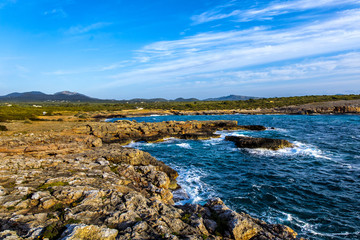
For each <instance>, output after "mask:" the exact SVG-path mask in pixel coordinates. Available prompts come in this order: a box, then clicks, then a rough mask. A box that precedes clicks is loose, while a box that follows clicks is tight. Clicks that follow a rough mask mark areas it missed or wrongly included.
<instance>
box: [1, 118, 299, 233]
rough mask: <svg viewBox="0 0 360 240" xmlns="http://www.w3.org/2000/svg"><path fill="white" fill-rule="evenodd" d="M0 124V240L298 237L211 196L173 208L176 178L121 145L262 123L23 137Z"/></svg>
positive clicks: (109, 126)
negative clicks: (203, 201) (3, 129)
mask: <svg viewBox="0 0 360 240" xmlns="http://www.w3.org/2000/svg"><path fill="white" fill-rule="evenodd" d="M58 124H60V123H58ZM8 128H9V130H10V131H9V132H6V133H2V134H1V135H0V137H1V142H0V157H1V161H0V172H1V177H0V206H1V208H0V239H7V240H10V239H109V240H110V239H200V240H201V239H254V240H255V239H297V238H296V235H297V234H296V233H295V232H294V231H293V230H292V229H290V228H289V227H287V226H284V225H279V224H267V223H265V222H264V221H261V220H258V219H255V218H253V217H251V216H249V215H247V214H246V213H237V212H235V211H232V210H231V209H229V208H228V207H227V206H226V205H225V204H224V203H223V202H222V201H221V200H220V199H218V198H215V199H210V200H209V201H208V202H207V203H206V204H205V205H204V206H201V205H198V204H186V205H174V198H173V194H172V192H173V191H174V190H176V189H178V188H180V186H179V185H178V184H177V182H176V178H177V176H178V173H177V172H176V171H175V170H173V169H172V168H170V167H169V166H167V165H166V164H164V163H163V162H161V161H159V160H157V159H155V158H154V157H152V156H151V155H150V154H149V153H146V152H143V151H140V150H136V149H132V148H127V147H123V146H122V144H126V143H128V142H129V141H149V142H153V141H155V142H156V141H161V140H162V139H164V138H167V137H180V138H185V139H204V138H210V137H216V134H215V133H214V132H215V131H218V130H235V129H247V130H264V128H263V127H261V126H256V125H255V126H239V125H237V122H236V121H209V122H206V121H189V122H164V123H152V124H149V123H137V122H130V121H121V122H116V123H105V122H101V123H95V122H85V123H79V124H77V125H76V126H75V125H74V126H72V127H71V128H64V129H60V130H57V131H41V130H37V131H34V132H28V133H19V132H18V131H17V129H15V128H14V129H12V126H11V125H9V126H8ZM54 129H55V124H54Z"/></svg>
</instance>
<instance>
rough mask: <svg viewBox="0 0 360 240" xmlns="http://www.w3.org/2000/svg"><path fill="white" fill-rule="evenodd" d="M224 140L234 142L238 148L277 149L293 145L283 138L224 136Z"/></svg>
mask: <svg viewBox="0 0 360 240" xmlns="http://www.w3.org/2000/svg"><path fill="white" fill-rule="evenodd" d="M225 140H227V141H232V142H235V144H236V146H237V147H238V148H266V149H271V150H278V149H281V148H287V147H293V144H292V143H290V142H289V141H287V140H284V139H272V138H253V137H237V136H226V137H225Z"/></svg>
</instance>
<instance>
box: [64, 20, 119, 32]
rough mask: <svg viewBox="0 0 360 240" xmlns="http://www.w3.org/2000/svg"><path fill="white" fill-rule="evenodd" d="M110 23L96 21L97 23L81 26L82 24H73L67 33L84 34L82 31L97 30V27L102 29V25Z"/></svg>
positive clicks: (105, 25)
mask: <svg viewBox="0 0 360 240" xmlns="http://www.w3.org/2000/svg"><path fill="white" fill-rule="evenodd" d="M110 25H112V23H109V22H97V23H93V24H90V25H87V26H82V25H78V26H73V27H71V28H70V29H69V30H68V31H67V33H69V34H74V35H76V34H84V33H88V32H91V31H94V30H98V29H102V28H104V27H107V26H110Z"/></svg>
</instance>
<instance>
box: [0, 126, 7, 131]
mask: <svg viewBox="0 0 360 240" xmlns="http://www.w3.org/2000/svg"><path fill="white" fill-rule="evenodd" d="M8 130H9V129H8V128H7V127H6V126H4V125H0V131H8Z"/></svg>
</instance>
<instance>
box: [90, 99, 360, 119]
mask: <svg viewBox="0 0 360 240" xmlns="http://www.w3.org/2000/svg"><path fill="white" fill-rule="evenodd" d="M232 114H251V115H257V114H280V115H282V114H289V115H343V114H356V115H358V114H360V100H340V101H332V102H318V103H309V104H303V105H296V106H285V107H276V108H268V109H260V108H258V109H230V110H228V109H225V110H199V111H186V110H141V111H138V110H132V111H131V110H124V111H118V112H116V111H115V112H111V113H107V114H104V113H93V114H91V115H89V119H92V120H94V121H99V120H102V119H109V118H131V117H147V116H152V115H180V116H184V115H232Z"/></svg>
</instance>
